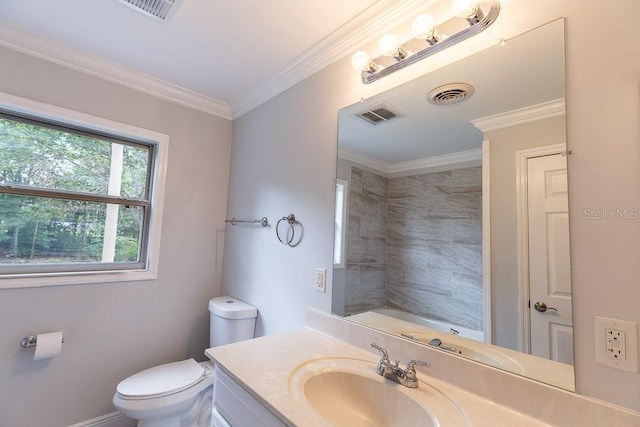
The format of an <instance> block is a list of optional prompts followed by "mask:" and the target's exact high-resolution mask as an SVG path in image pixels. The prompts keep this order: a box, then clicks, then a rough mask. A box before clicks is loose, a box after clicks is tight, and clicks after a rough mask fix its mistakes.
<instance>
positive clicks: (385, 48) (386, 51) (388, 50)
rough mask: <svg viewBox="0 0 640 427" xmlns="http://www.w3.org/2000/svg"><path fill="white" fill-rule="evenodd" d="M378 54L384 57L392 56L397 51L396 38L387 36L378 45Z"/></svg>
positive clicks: (390, 35)
mask: <svg viewBox="0 0 640 427" xmlns="http://www.w3.org/2000/svg"><path fill="white" fill-rule="evenodd" d="M378 49H379V50H380V54H381V55H384V56H394V55H395V54H396V52H397V51H398V38H397V37H396V36H394V35H393V34H387V35H386V36H383V37H382V38H381V39H380V42H379V43H378Z"/></svg>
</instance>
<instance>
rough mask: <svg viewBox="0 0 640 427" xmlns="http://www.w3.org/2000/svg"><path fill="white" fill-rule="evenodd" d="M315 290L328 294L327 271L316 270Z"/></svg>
mask: <svg viewBox="0 0 640 427" xmlns="http://www.w3.org/2000/svg"><path fill="white" fill-rule="evenodd" d="M313 288H314V289H315V291H316V292H323V293H324V292H327V269H326V268H316V275H315V281H314V283H313Z"/></svg>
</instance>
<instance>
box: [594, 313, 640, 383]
mask: <svg viewBox="0 0 640 427" xmlns="http://www.w3.org/2000/svg"><path fill="white" fill-rule="evenodd" d="M594 320H595V322H594V326H595V350H596V363H599V364H601V365H605V366H610V367H612V368H616V369H621V370H623V371H628V372H635V373H637V372H638V324H637V323H635V322H628V321H626V320H619V319H612V318H608V317H595V319H594Z"/></svg>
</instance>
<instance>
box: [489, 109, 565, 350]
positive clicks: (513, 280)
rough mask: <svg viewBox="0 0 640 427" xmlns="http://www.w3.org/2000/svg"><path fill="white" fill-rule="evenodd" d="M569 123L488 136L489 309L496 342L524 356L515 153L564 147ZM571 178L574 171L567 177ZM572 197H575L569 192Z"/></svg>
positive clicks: (532, 125) (526, 126) (517, 128)
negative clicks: (489, 179) (490, 309)
mask: <svg viewBox="0 0 640 427" xmlns="http://www.w3.org/2000/svg"><path fill="white" fill-rule="evenodd" d="M565 135H566V129H565V118H564V117H556V118H552V119H547V120H542V121H537V122H533V123H527V124H523V125H519V126H513V127H508V128H504V129H498V130H493V131H489V132H486V133H485V134H484V139H485V140H488V141H489V142H490V147H491V148H490V157H491V173H490V177H491V183H490V188H491V294H492V295H491V305H492V307H493V310H492V315H493V325H492V327H493V335H492V337H493V342H494V344H498V345H500V346H502V347H507V348H512V349H515V350H522V348H521V347H522V346H521V339H522V337H521V331H520V328H517V327H514V325H517V324H518V322H519V318H520V315H519V305H520V289H519V284H518V228H517V210H516V152H517V151H520V150H525V149H529V148H535V147H542V146H544V145H552V144H562V143H565V142H566V137H565ZM569 173H571V171H569ZM569 191H572V189H570V190H569Z"/></svg>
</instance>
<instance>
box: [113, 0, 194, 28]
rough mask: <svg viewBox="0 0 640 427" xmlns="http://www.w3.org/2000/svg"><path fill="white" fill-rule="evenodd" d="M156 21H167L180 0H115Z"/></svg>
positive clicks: (179, 3) (174, 11) (180, 2)
mask: <svg viewBox="0 0 640 427" xmlns="http://www.w3.org/2000/svg"><path fill="white" fill-rule="evenodd" d="M117 1H119V2H120V3H122V4H126V5H127V6H129V7H131V8H132V9H134V10H137V11H138V12H140V13H142V14H144V15H146V16H148V17H150V18H153V19H155V20H157V21H161V22H164V23H168V22H169V21H171V18H173V16H174V15H175V14H176V11H177V10H178V7H179V6H180V5H181V4H182V0H117Z"/></svg>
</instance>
